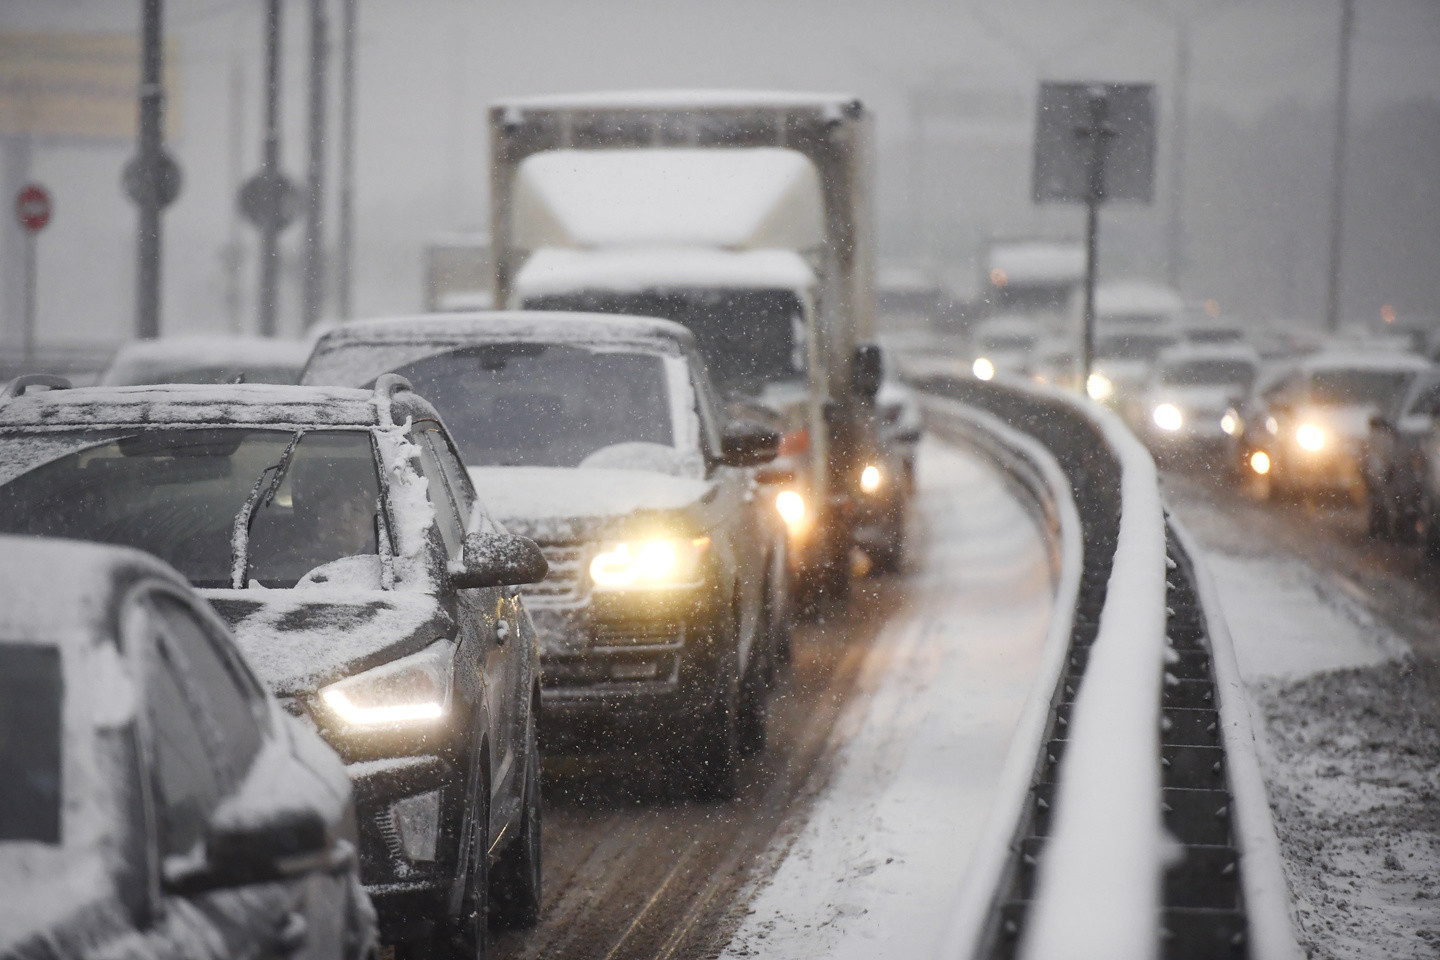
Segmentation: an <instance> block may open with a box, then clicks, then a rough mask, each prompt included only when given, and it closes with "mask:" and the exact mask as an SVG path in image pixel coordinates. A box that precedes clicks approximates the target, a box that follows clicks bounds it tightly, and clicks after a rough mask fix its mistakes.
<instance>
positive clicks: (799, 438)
mask: <svg viewBox="0 0 1440 960" xmlns="http://www.w3.org/2000/svg"><path fill="white" fill-rule="evenodd" d="M809 449H810V431H809V430H806V429H805V428H804V427H801V428H800V429H799V430H791V431H790V432H789V433H787V434H785V436H783V437H781V438H780V450H779V452H778V453H777V454H776V455H777V456H781V457H795V456H799V455H800V454H802V453H805V452H806V451H807V450H809Z"/></svg>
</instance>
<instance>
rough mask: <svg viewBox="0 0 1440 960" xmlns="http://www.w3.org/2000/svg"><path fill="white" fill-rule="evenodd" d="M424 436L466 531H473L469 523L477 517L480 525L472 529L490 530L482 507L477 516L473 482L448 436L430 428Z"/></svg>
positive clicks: (476, 499) (472, 522) (473, 521)
mask: <svg viewBox="0 0 1440 960" xmlns="http://www.w3.org/2000/svg"><path fill="white" fill-rule="evenodd" d="M426 436H427V437H428V438H429V440H430V443H431V445H432V446H433V447H434V453H435V459H436V460H438V461H439V463H440V469H441V470H442V471H444V473H445V479H446V480H447V481H449V484H450V495H451V496H452V497H453V498H454V499H455V509H456V511H457V512H458V513H459V514H460V519H461V521H462V522H463V523H464V524H465V530H466V532H467V533H468V532H473V531H472V527H471V525H472V524H474V523H476V522H477V519H478V520H479V523H480V525H479V526H476V527H474V530H486V531H488V530H490V529H491V527H492V525H491V524H490V523H489V517H487V516H486V515H485V511H484V510H483V509H482V510H481V511H480V513H479V515H478V518H477V514H476V507H477V505H478V504H479V498H478V497H477V496H476V494H475V484H473V483H471V482H470V473H469V471H467V470H466V469H465V464H464V463H462V462H461V461H460V455H459V454H458V453H456V452H455V445H454V444H453V443H452V442H451V441H450V437H449V436H448V435H446V433H445V432H444V431H443V430H431V431H429V432H428V433H427V434H426Z"/></svg>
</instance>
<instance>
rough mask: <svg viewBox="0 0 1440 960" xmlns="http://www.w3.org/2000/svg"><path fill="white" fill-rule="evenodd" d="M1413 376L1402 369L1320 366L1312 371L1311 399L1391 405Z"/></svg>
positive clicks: (1324, 402) (1338, 403) (1326, 402)
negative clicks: (1336, 368)
mask: <svg viewBox="0 0 1440 960" xmlns="http://www.w3.org/2000/svg"><path fill="white" fill-rule="evenodd" d="M1411 376H1412V374H1410V373H1406V372H1404V371H1399V370H1318V371H1316V372H1315V373H1312V374H1311V375H1310V391H1309V392H1310V396H1309V400H1310V402H1311V403H1318V404H1322V405H1326V406H1369V407H1388V406H1389V405H1390V404H1391V403H1392V402H1393V401H1394V399H1395V395H1396V394H1397V393H1399V392H1400V390H1401V389H1402V388H1403V387H1404V386H1405V384H1406V382H1407V381H1408V380H1409V378H1410V377H1411Z"/></svg>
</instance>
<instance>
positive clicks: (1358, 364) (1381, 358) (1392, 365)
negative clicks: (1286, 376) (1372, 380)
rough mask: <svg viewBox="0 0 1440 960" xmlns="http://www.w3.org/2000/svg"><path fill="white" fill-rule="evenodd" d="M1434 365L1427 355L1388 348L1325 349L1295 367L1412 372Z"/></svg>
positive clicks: (1304, 369) (1302, 359)
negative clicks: (1356, 350)
mask: <svg viewBox="0 0 1440 960" xmlns="http://www.w3.org/2000/svg"><path fill="white" fill-rule="evenodd" d="M1433 366H1434V364H1432V363H1431V362H1430V361H1429V360H1427V359H1426V358H1425V357H1422V356H1420V355H1419V354H1414V353H1399V352H1391V351H1388V350H1377V351H1374V352H1365V351H1359V352H1354V351H1347V352H1343V353H1341V352H1338V351H1337V352H1332V351H1324V352H1321V353H1312V354H1310V355H1309V356H1307V357H1303V358H1301V359H1300V360H1299V361H1298V362H1297V363H1296V364H1295V368H1296V369H1298V370H1299V371H1300V372H1301V373H1306V374H1308V373H1315V372H1318V371H1321V370H1382V371H1383V370H1393V371H1396V372H1401V373H1410V372H1414V371H1418V370H1429V369H1431V368H1432V367H1433Z"/></svg>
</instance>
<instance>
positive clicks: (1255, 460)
mask: <svg viewBox="0 0 1440 960" xmlns="http://www.w3.org/2000/svg"><path fill="white" fill-rule="evenodd" d="M1250 469H1251V470H1254V471H1255V472H1256V473H1258V474H1259V475H1260V476H1262V477H1263V476H1265V474H1267V473H1269V472H1270V455H1269V454H1268V453H1266V452H1265V451H1264V450H1256V451H1255V452H1254V453H1252V454H1250Z"/></svg>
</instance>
